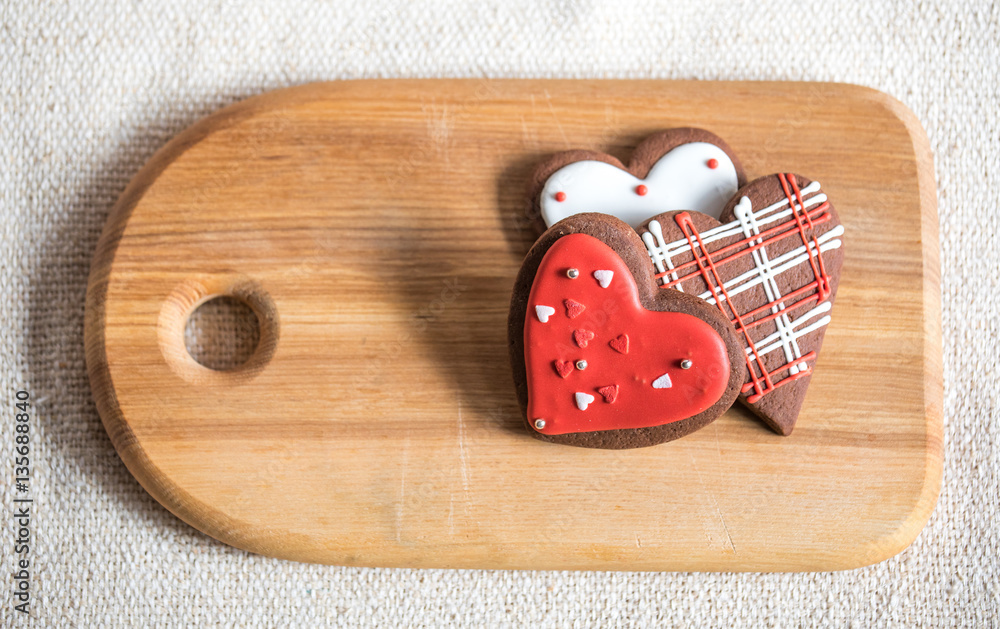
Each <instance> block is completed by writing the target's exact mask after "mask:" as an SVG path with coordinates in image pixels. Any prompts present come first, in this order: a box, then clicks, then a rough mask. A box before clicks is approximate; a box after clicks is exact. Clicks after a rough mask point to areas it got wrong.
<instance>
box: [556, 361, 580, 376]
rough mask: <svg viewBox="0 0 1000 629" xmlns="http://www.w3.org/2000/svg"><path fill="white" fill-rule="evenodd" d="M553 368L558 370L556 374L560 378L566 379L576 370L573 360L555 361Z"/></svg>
mask: <svg viewBox="0 0 1000 629" xmlns="http://www.w3.org/2000/svg"><path fill="white" fill-rule="evenodd" d="M552 366H553V367H555V368H556V373H557V374H559V377H560V378H565V377H566V376H568V375H569V374H571V373H573V369H575V367H573V361H572V360H554V361H552Z"/></svg>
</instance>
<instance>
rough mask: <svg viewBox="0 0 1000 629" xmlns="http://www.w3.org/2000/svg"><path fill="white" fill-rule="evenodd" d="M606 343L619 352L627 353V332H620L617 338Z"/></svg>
mask: <svg viewBox="0 0 1000 629" xmlns="http://www.w3.org/2000/svg"><path fill="white" fill-rule="evenodd" d="M608 345H610V346H611V349H613V350H615V351H616V352H618V353H619V354H628V334H621V335H619V336H618V338H616V339H612V340H610V341H608Z"/></svg>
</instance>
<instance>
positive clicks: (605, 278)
mask: <svg viewBox="0 0 1000 629" xmlns="http://www.w3.org/2000/svg"><path fill="white" fill-rule="evenodd" d="M614 276H615V272H614V271H605V270H601V271H594V279H596V280H597V281H598V282H600V283H601V288H607V287H608V285H610V284H611V278H613V277H614Z"/></svg>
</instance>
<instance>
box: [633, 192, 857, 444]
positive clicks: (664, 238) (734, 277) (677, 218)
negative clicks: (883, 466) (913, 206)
mask: <svg viewBox="0 0 1000 629" xmlns="http://www.w3.org/2000/svg"><path fill="white" fill-rule="evenodd" d="M639 233H640V234H641V236H642V240H643V242H644V243H645V245H646V249H647V252H648V254H649V256H650V259H651V261H652V262H653V265H654V266H655V267H656V271H657V273H656V280H657V282H658V283H659V285H660V288H661V289H676V290H678V291H683V292H684V293H687V294H689V295H695V296H698V297H700V298H701V299H704V300H706V301H707V302H708V303H710V304H712V305H713V307H715V308H717V309H718V311H719V312H720V313H722V314H723V315H724V316H725V317H726V318H727V319H728V320H730V322H731V323H732V325H733V326H734V327H735V329H736V332H737V334H738V336H739V337H740V341H741V344H742V345H743V348H744V351H743V362H744V364H745V367H744V369H743V371H744V374H745V377H744V385H743V387H742V390H741V396H740V397H741V400H742V401H743V402H744V403H746V404H747V406H748V407H749V408H750V409H751V410H753V411H754V412H755V413H756V414H757V415H758V416H760V417H761V418H762V419H763V420H764V421H765V422H766V423H767V424H768V425H769V426H770V427H771V428H772V429H773V430H775V431H776V432H778V433H780V434H783V435H788V434H790V433H791V431H792V429H793V428H794V426H795V421H796V419H797V418H798V415H799V410H800V409H801V407H802V402H803V400H804V398H805V395H806V389H807V388H808V387H809V379H810V376H811V374H812V370H813V365H814V364H815V361H816V358H817V356H818V354H819V351H820V348H821V346H822V345H823V335H824V333H825V331H826V326H827V324H828V323H829V322H830V311H831V309H832V306H833V301H834V298H835V296H836V293H837V284H838V282H839V277H840V267H841V263H842V261H843V249H842V248H841V237H842V236H843V234H844V227H843V226H842V225H841V224H840V219H839V218H838V216H837V212H836V210H834V208H833V206H832V205H831V204H830V202H829V200H828V199H827V196H826V194H824V193H823V191H822V190H821V188H820V184H819V183H818V182H814V181H810V180H809V179H806V178H805V177H801V176H797V175H792V174H785V173H781V174H776V175H768V176H766V177H761V178H760V179H756V180H754V181H753V182H751V183H750V184H748V185H747V186H745V187H744V188H742V189H740V191H739V192H738V193H737V194H736V195H735V196H734V197H733V198H732V199H731V200H730V201H729V203H728V204H727V205H726V207H725V209H724V210H723V212H722V215H721V222H719V221H715V220H713V219H711V218H708V217H704V216H699V215H697V214H695V213H689V212H669V213H665V214H661V215H659V216H656V217H654V218H653V219H651V220H649V221H648V222H647V223H646V224H645V225H643V226H641V227H640V228H639Z"/></svg>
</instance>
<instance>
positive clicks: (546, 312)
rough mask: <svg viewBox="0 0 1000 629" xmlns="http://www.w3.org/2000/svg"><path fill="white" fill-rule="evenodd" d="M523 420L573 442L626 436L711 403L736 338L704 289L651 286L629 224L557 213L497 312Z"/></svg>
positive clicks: (724, 397) (737, 379) (633, 437)
mask: <svg viewBox="0 0 1000 629" xmlns="http://www.w3.org/2000/svg"><path fill="white" fill-rule="evenodd" d="M509 340H510V347H511V362H512V364H513V365H514V372H515V382H516V383H517V389H518V397H519V400H520V402H521V407H522V409H523V411H524V417H525V420H526V422H527V425H528V428H529V430H531V432H532V433H533V434H534V435H535V436H536V437H538V438H540V439H543V440H547V441H553V442H557V443H564V444H570V445H577V446H586V447H599V448H615V449H620V448H632V447H641V446H649V445H655V444H657V443H662V442H664V441H669V440H671V439H676V438H678V437H681V436H683V435H686V434H688V433H690V432H693V431H694V430H697V429H698V428H701V427H702V426H705V425H707V424H708V423H710V422H711V421H713V420H714V419H716V418H717V417H718V416H719V415H721V414H722V413H723V412H724V411H725V410H726V409H727V408H729V406H730V405H731V404H732V403H733V401H734V400H735V399H736V396H737V395H738V394H739V390H740V386H741V385H742V384H743V381H744V374H743V369H744V367H743V364H744V363H743V353H742V344H741V342H740V340H739V339H738V338H737V336H736V335H735V333H734V331H733V328H732V326H731V325H730V324H729V322H728V320H727V318H726V317H725V316H723V315H722V314H721V313H720V312H719V310H718V309H717V308H715V307H714V306H711V305H709V304H707V303H706V302H705V301H703V300H701V299H698V298H696V297H693V296H691V295H687V294H684V293H682V292H680V291H666V290H660V289H659V288H657V284H656V280H655V279H654V269H653V265H652V264H651V263H650V259H649V257H648V254H647V253H646V250H645V248H644V246H643V243H642V241H641V240H640V239H639V236H638V235H637V234H636V232H635V231H634V230H632V229H631V228H630V227H629V226H628V225H626V224H625V223H623V222H621V221H620V220H618V219H616V218H614V217H611V216H608V215H603V214H584V215H580V216H574V217H571V218H568V219H566V220H564V221H562V222H560V223H558V224H557V225H556V226H554V227H553V228H552V229H550V230H548V231H547V232H546V233H545V234H543V235H542V237H541V238H540V239H539V240H538V242H536V243H535V246H534V247H532V249H531V251H529V252H528V255H527V257H526V258H525V261H524V264H523V265H522V267H521V272H520V274H519V275H518V279H517V282H516V284H515V289H514V295H513V298H512V302H511V309H510V318H509Z"/></svg>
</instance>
